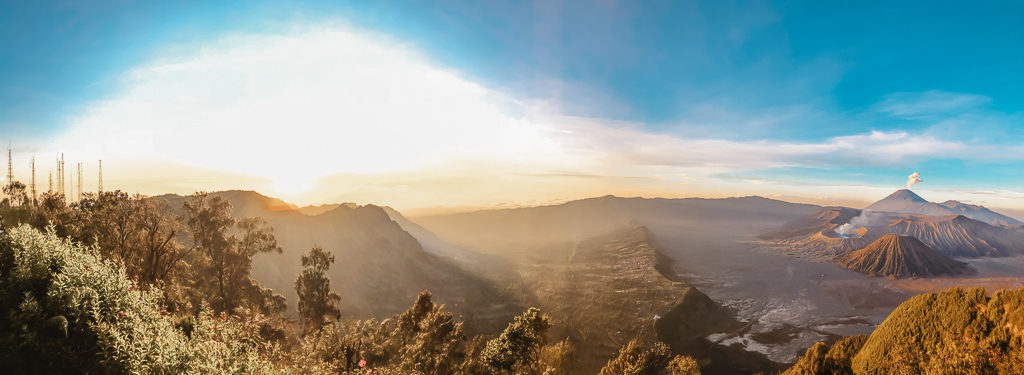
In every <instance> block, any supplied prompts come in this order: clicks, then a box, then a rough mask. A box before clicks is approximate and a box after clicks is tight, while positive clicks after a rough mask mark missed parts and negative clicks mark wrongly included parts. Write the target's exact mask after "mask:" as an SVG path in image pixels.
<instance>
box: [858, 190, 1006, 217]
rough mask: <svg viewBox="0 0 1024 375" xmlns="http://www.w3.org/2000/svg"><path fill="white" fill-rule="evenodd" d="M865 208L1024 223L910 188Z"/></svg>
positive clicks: (976, 206)
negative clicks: (928, 197)
mask: <svg viewBox="0 0 1024 375" xmlns="http://www.w3.org/2000/svg"><path fill="white" fill-rule="evenodd" d="M864 210H865V211H879V212H895V213H902V214H916V215H924V216H949V215H963V216H966V217H969V218H971V219H974V220H978V221H983V222H986V223H989V224H993V225H1024V222H1021V221H1019V220H1017V219H1014V218H1012V217H1009V216H1006V215H1003V214H1000V213H997V212H994V211H992V210H989V209H988V208H985V207H983V206H979V205H973V204H966V203H961V202H958V201H954V200H949V201H945V202H942V203H932V202H929V201H927V200H925V199H924V198H921V196H920V195H917V194H915V193H914V192H913V191H910V190H908V189H900V190H897V191H896V192H894V193H892V194H890V195H889V196H888V197H885V198H884V199H882V200H880V201H878V202H875V203H872V204H871V205H870V206H867V207H865V208H864Z"/></svg>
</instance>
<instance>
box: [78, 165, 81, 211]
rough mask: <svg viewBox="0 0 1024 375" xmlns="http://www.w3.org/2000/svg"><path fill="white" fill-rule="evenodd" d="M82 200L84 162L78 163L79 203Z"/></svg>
mask: <svg viewBox="0 0 1024 375" xmlns="http://www.w3.org/2000/svg"><path fill="white" fill-rule="evenodd" d="M81 200H82V162H78V201H81Z"/></svg>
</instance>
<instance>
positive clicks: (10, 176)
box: [7, 143, 14, 185]
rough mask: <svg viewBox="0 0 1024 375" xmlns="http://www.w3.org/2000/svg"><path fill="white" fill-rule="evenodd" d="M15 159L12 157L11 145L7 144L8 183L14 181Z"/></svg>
mask: <svg viewBox="0 0 1024 375" xmlns="http://www.w3.org/2000/svg"><path fill="white" fill-rule="evenodd" d="M13 160H14V159H13V158H11V145H10V143H8V144H7V184H8V185H10V184H13V183H14V161H13Z"/></svg>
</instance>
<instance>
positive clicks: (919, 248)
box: [836, 234, 969, 278]
mask: <svg viewBox="0 0 1024 375" xmlns="http://www.w3.org/2000/svg"><path fill="white" fill-rule="evenodd" d="M836 263H839V265H841V266H843V267H846V268H849V269H851V270H854V271H857V272H860V273H864V274H868V275H872V276H885V277H892V278H905V277H930V276H939V275H959V274H965V273H968V272H969V268H968V267H967V264H965V263H961V262H958V261H955V260H953V259H950V258H948V257H946V256H944V255H942V254H940V253H938V252H936V251H935V250H932V249H931V248H930V247H928V245H925V244H924V243H923V242H921V241H920V240H918V239H917V238H914V237H910V236H901V235H896V234H887V235H884V236H882V237H881V238H879V239H877V240H875V242H872V243H871V244H870V245H868V246H866V247H864V248H863V249H860V250H857V251H853V252H849V253H846V254H843V255H841V256H839V257H838V258H837V259H836Z"/></svg>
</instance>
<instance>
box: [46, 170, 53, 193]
mask: <svg viewBox="0 0 1024 375" xmlns="http://www.w3.org/2000/svg"><path fill="white" fill-rule="evenodd" d="M48 181H50V188H49V189H48V190H47V192H49V193H50V194H53V171H52V170H51V171H50V177H49V180H48Z"/></svg>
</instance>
